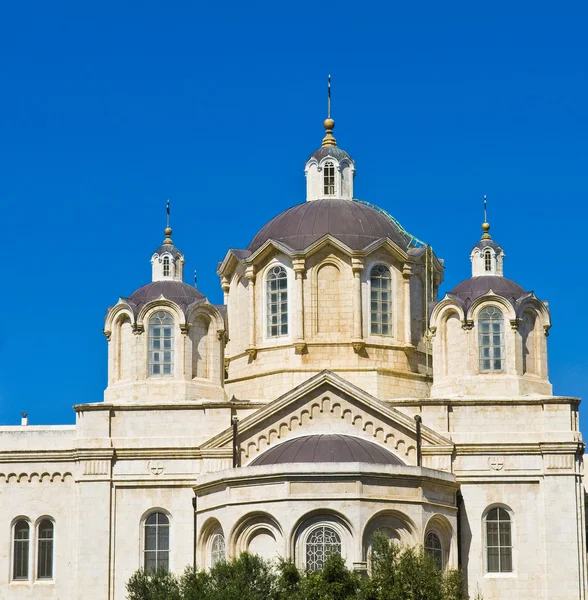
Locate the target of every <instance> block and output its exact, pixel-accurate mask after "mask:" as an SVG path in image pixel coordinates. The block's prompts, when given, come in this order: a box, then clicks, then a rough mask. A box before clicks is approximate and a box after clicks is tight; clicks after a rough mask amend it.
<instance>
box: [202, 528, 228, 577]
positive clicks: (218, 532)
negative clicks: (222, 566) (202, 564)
mask: <svg viewBox="0 0 588 600" xmlns="http://www.w3.org/2000/svg"><path fill="white" fill-rule="evenodd" d="M220 539H222V551H221V550H215V548H214V544H215V542H216V541H217V540H220ZM215 552H216V553H217V554H220V556H217V557H215V556H214V554H215ZM206 558H207V563H208V568H209V569H212V567H214V566H215V565H217V564H219V563H221V562H226V560H227V539H226V538H225V534H224V532H223V530H222V529H219V528H217V529H215V530H214V531H213V532H212V533H211V534H210V537H209V538H208V543H207V549H206Z"/></svg>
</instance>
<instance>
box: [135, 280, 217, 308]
mask: <svg viewBox="0 0 588 600" xmlns="http://www.w3.org/2000/svg"><path fill="white" fill-rule="evenodd" d="M160 296H163V297H164V298H166V299H167V300H170V301H171V302H175V303H176V304H177V305H178V306H180V308H181V309H182V310H184V311H185V310H186V308H187V307H188V306H190V304H192V303H193V302H195V301H197V300H205V299H206V296H205V295H204V294H202V293H201V292H199V291H198V290H197V289H196V288H195V287H194V286H191V285H188V284H187V283H184V282H183V281H174V280H172V279H169V280H165V281H152V282H151V283H148V284H147V285H144V286H143V287H140V288H139V289H138V290H135V291H134V292H133V293H132V294H131V295H130V297H129V301H130V302H132V303H133V304H135V305H136V306H137V311H140V310H141V307H142V306H144V305H145V304H147V303H148V302H151V301H152V300H157V299H158V298H159V297H160Z"/></svg>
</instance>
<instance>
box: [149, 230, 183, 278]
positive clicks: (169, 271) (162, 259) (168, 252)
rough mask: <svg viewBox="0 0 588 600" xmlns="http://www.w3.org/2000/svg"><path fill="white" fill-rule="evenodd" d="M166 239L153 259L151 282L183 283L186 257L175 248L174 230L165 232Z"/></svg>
mask: <svg viewBox="0 0 588 600" xmlns="http://www.w3.org/2000/svg"><path fill="white" fill-rule="evenodd" d="M163 233H164V234H165V239H164V240H163V244H162V245H161V246H160V247H159V248H157V250H156V251H155V252H154V253H153V256H152V257H151V269H152V270H151V273H152V274H151V281H182V280H183V276H184V255H183V254H182V252H181V251H180V250H178V248H176V247H175V246H174V243H173V241H172V239H171V234H172V229H171V227H170V226H169V222H168V225H167V227H166V228H165V229H164V230H163Z"/></svg>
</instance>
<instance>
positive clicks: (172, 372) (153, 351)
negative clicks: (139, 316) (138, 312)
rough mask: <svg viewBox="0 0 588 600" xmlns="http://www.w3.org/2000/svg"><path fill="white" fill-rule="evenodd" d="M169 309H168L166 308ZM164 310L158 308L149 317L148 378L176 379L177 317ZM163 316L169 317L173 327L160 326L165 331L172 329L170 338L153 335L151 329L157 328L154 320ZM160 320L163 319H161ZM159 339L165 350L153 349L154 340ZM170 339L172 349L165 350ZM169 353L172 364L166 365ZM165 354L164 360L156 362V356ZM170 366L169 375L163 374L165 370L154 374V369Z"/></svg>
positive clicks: (167, 325) (163, 335)
mask: <svg viewBox="0 0 588 600" xmlns="http://www.w3.org/2000/svg"><path fill="white" fill-rule="evenodd" d="M166 309H167V307H166ZM166 309H164V308H161V307H158V308H156V309H155V310H153V312H151V313H150V314H149V315H147V319H146V321H147V377H148V378H152V377H153V378H156V379H159V378H167V377H174V376H175V367H176V348H175V346H176V337H177V336H176V315H174V314H173V313H172V312H171V311H170V310H166ZM161 314H165V315H167V316H168V317H169V318H170V319H171V325H170V324H169V323H167V324H163V323H162V324H160V325H159V327H160V328H161V329H164V328H166V327H170V328H171V335H170V336H166V335H165V334H160V335H158V336H154V335H152V333H151V328H152V327H154V326H156V325H155V324H153V323H152V321H153V319H155V318H156V317H158V316H159V315H161ZM159 318H160V319H161V318H162V317H159ZM155 339H157V340H158V341H159V342H160V343H161V342H162V341H163V346H164V347H163V348H152V347H151V346H152V340H155ZM167 339H169V340H171V342H170V348H169V349H166V348H165V341H166V340H167ZM166 352H169V353H170V355H171V356H170V362H168V363H166V362H165V353H166ZM157 353H159V354H163V355H164V356H163V360H161V361H160V360H157V361H156V360H155V358H154V355H155V354H157ZM168 364H169V365H170V372H169V373H165V372H163V369H162V371H161V372H160V373H154V372H153V367H156V366H157V367H164V366H165V365H168Z"/></svg>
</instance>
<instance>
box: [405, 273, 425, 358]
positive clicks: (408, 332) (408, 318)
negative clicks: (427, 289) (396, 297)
mask: <svg viewBox="0 0 588 600" xmlns="http://www.w3.org/2000/svg"><path fill="white" fill-rule="evenodd" d="M411 277H412V265H410V264H408V263H405V264H404V268H403V269H402V278H403V280H404V343H405V344H408V345H411V346H412V327H411V325H412V314H411V307H410V278H411ZM423 291H424V290H423ZM425 318H426V317H425ZM425 329H426V324H425Z"/></svg>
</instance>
